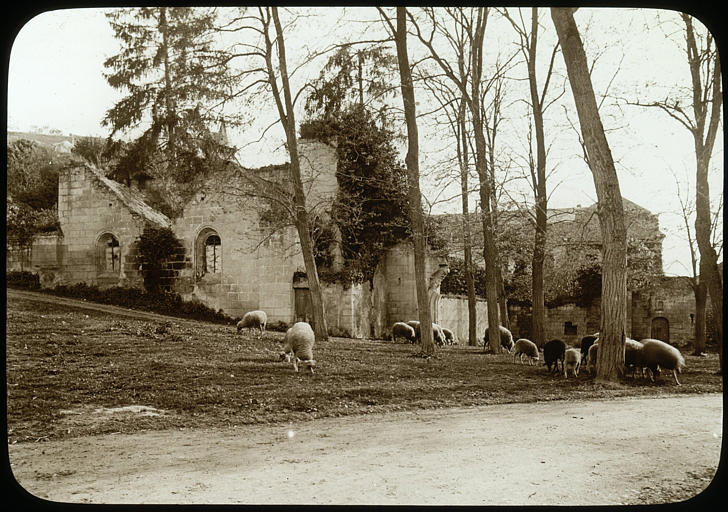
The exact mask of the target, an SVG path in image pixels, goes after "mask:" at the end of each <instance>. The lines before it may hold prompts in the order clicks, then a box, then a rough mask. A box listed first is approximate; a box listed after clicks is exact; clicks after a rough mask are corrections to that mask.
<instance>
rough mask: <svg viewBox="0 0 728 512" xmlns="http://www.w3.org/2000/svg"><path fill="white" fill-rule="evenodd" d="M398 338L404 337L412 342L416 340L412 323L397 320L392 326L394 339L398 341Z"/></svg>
mask: <svg viewBox="0 0 728 512" xmlns="http://www.w3.org/2000/svg"><path fill="white" fill-rule="evenodd" d="M397 338H404V339H406V340H407V341H408V342H410V343H414V342H415V338H416V335H415V329H414V327H412V326H411V325H407V324H406V323H404V322H395V323H394V325H393V326H392V341H393V342H396V341H397Z"/></svg>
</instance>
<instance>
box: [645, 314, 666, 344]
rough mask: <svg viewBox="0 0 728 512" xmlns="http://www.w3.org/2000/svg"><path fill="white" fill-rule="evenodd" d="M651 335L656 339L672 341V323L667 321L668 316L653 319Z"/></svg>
mask: <svg viewBox="0 0 728 512" xmlns="http://www.w3.org/2000/svg"><path fill="white" fill-rule="evenodd" d="M650 337H651V338H652V339H654V340H661V341H665V342H668V341H670V323H669V322H668V321H667V318H665V317H663V316H658V317H656V318H653V319H652V329H651V330H650Z"/></svg>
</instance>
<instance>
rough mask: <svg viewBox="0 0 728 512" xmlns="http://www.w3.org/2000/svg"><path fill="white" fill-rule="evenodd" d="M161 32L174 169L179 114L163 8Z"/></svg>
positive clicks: (169, 152) (169, 156) (169, 154)
mask: <svg viewBox="0 0 728 512" xmlns="http://www.w3.org/2000/svg"><path fill="white" fill-rule="evenodd" d="M159 31H160V32H161V33H162V47H161V51H162V56H163V61H164V87H165V89H166V94H165V95H164V105H165V108H166V112H165V123H164V124H165V127H166V129H167V159H168V160H169V161H168V166H170V167H174V166H175V165H176V163H177V134H176V123H177V114H176V112H175V110H176V109H175V106H174V102H173V101H172V94H171V91H172V77H171V75H170V70H171V65H170V63H169V25H168V24H167V8H166V7H161V8H160V13H159Z"/></svg>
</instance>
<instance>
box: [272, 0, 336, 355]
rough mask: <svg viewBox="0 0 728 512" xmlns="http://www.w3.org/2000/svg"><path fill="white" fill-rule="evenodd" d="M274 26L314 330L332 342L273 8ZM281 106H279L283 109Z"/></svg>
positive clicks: (281, 42)
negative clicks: (322, 295) (325, 312)
mask: <svg viewBox="0 0 728 512" xmlns="http://www.w3.org/2000/svg"><path fill="white" fill-rule="evenodd" d="M272 16H273V22H274V24H275V29H276V39H277V43H278V63H279V67H280V73H281V84H282V88H283V98H284V101H285V111H283V110H279V113H280V117H281V122H282V123H283V126H284V128H285V131H286V143H287V145H288V153H289V156H290V158H291V181H292V182H293V200H294V202H295V207H296V218H295V225H296V229H297V230H298V238H299V240H300V242H301V253H302V254H303V262H304V265H305V267H306V277H307V278H308V288H309V291H310V293H311V305H312V307H313V322H314V325H313V328H314V334H315V335H316V340H318V341H325V340H327V339H328V328H327V326H326V316H325V315H324V306H323V299H322V297H321V286H320V284H319V279H318V271H317V269H316V260H315V258H314V255H313V240H312V239H311V224H310V221H309V218H308V212H307V211H306V196H305V194H304V191H303V182H302V180H301V164H300V161H299V158H298V142H297V140H296V120H295V117H294V113H293V102H292V100H291V88H290V85H289V82H288V71H287V67H286V49H285V42H284V40H283V29H282V28H281V23H280V20H279V19H278V9H277V8H276V7H273V8H272ZM280 108H281V106H280V105H279V109H280Z"/></svg>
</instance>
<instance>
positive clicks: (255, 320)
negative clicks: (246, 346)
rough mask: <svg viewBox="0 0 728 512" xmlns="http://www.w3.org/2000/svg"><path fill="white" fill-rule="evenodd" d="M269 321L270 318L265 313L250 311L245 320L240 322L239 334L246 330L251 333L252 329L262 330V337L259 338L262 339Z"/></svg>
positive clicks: (244, 317)
mask: <svg viewBox="0 0 728 512" xmlns="http://www.w3.org/2000/svg"><path fill="white" fill-rule="evenodd" d="M267 321H268V316H267V315H266V314H265V311H260V310H257V311H248V312H247V313H245V315H243V319H242V320H240V321H239V322H238V334H239V333H240V331H241V330H243V329H246V328H247V329H248V332H250V329H260V335H259V336H258V338H260V337H262V336H263V332H264V331H265V324H266V323H267Z"/></svg>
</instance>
